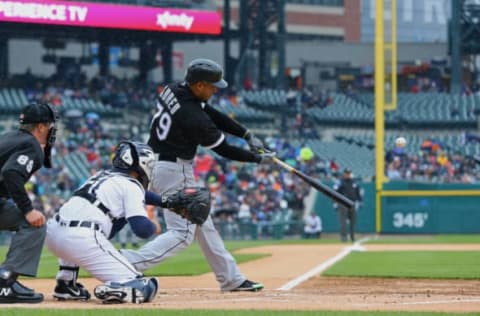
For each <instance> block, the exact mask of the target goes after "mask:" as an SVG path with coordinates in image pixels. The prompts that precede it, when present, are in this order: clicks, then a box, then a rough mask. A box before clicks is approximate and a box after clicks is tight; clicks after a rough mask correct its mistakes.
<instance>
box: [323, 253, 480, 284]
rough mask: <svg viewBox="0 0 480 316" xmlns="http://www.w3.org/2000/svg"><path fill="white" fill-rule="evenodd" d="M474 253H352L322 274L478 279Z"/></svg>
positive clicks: (479, 255) (478, 259) (479, 267)
mask: <svg viewBox="0 0 480 316" xmlns="http://www.w3.org/2000/svg"><path fill="white" fill-rule="evenodd" d="M479 262H480V253H479V252H475V251H454V252H453V251H378V252H353V253H351V254H349V255H348V256H347V257H346V258H344V259H343V260H341V261H340V262H338V263H337V264H335V265H334V266H333V267H331V268H330V269H328V270H327V271H325V272H324V273H323V275H325V276H354V277H382V278H427V279H429V278H431V279H480V264H479Z"/></svg>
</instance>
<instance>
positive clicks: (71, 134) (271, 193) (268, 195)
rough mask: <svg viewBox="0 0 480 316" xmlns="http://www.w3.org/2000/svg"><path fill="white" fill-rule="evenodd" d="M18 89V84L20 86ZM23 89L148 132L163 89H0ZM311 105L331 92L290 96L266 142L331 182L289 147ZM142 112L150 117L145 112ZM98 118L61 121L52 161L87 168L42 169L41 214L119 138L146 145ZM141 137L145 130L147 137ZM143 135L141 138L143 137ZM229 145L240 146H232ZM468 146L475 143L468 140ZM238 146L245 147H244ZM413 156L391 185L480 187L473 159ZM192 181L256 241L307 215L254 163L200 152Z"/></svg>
mask: <svg viewBox="0 0 480 316" xmlns="http://www.w3.org/2000/svg"><path fill="white" fill-rule="evenodd" d="M26 82H28V85H26V87H28V88H25V86H20V85H21V84H23V85H25V83H26ZM2 85H4V86H7V85H8V86H13V87H15V86H16V87H19V88H20V87H21V88H23V89H24V91H26V94H27V97H28V98H29V99H32V100H33V99H37V100H43V101H48V102H51V103H53V104H54V105H56V106H58V107H59V109H61V107H62V99H63V98H64V97H68V98H90V99H94V100H98V101H100V102H102V103H103V104H109V105H111V106H113V107H116V108H126V110H128V108H135V109H144V111H143V112H144V113H143V114H142V115H143V117H142V118H141V119H142V121H144V125H145V126H147V128H148V122H149V117H150V115H151V114H152V111H155V109H154V108H153V107H152V106H151V102H149V100H152V99H153V97H154V95H155V94H156V93H157V92H158V91H160V90H161V89H162V86H161V85H154V84H150V85H139V84H138V83H136V81H135V80H132V79H119V78H115V77H113V76H106V77H101V76H96V77H94V78H92V79H91V80H89V81H87V80H86V78H83V77H81V78H77V80H76V81H75V80H74V81H72V80H70V81H68V80H64V79H58V78H55V77H52V78H50V79H42V78H36V77H34V76H32V75H30V74H28V73H27V74H25V75H23V76H22V78H21V79H18V78H17V80H13V81H9V82H1V83H0V86H2ZM315 100H321V101H322V102H321V105H320V106H321V107H327V106H331V105H332V100H331V98H330V97H329V94H328V92H316V93H313V92H310V91H309V90H305V91H302V92H298V93H297V94H293V93H291V94H290V97H289V102H292V106H298V105H299V104H300V108H301V110H299V111H298V115H297V116H296V117H294V118H293V117H288V118H287V119H288V120H289V122H288V124H287V125H288V126H289V130H292V131H295V133H293V132H292V133H291V134H287V135H283V136H285V137H279V138H267V139H266V140H265V141H266V143H267V144H268V146H269V148H271V149H272V150H274V151H276V152H277V153H278V155H279V157H280V158H281V159H282V160H284V161H286V162H287V163H289V164H291V165H294V166H295V167H296V168H299V169H300V170H302V171H304V172H305V173H307V174H310V175H312V176H314V177H318V178H320V179H322V180H335V179H336V177H337V176H338V172H339V170H340V169H341V168H343V167H344V166H339V165H338V163H337V162H336V161H335V159H334V157H328V158H327V157H317V156H316V155H314V153H313V152H312V150H311V149H310V148H309V147H308V146H305V145H301V146H292V145H291V144H290V143H289V142H288V141H287V139H288V137H289V136H290V137H295V138H296V137H298V136H302V138H309V137H314V138H317V137H318V134H317V132H318V131H317V129H316V128H315V126H313V125H312V124H311V122H310V121H309V120H308V119H307V118H306V117H305V115H306V112H305V110H307V109H308V108H310V107H311V106H313V105H312V104H313V103H315ZM212 102H213V103H215V104H217V105H218V106H219V107H220V108H222V107H224V106H226V105H228V106H245V105H244V103H243V101H242V99H241V97H239V96H238V95H237V94H236V93H234V92H233V91H229V92H225V93H224V94H220V95H218V96H216V97H215V98H214V99H213V100H212ZM146 105H148V106H149V108H150V110H147V108H146ZM106 121H108V120H107V119H105V118H102V117H101V116H100V115H98V114H97V113H82V116H80V117H68V116H66V117H64V119H63V120H62V124H63V129H62V131H61V134H60V135H59V137H58V141H57V143H56V146H55V150H54V160H56V161H63V160H64V158H65V157H67V156H68V155H70V154H72V153H76V154H81V155H83V156H84V158H85V159H86V161H87V164H88V168H89V173H88V174H85V175H84V177H81V178H78V177H74V176H73V175H72V174H71V173H70V172H69V170H67V167H66V166H65V165H63V164H56V165H55V167H54V168H53V169H51V170H48V169H42V170H41V171H40V172H38V173H37V174H36V176H34V177H33V178H32V181H31V183H29V184H28V188H27V189H28V190H29V193H30V194H31V195H32V198H33V200H34V201H35V203H36V207H37V208H38V209H42V210H44V211H45V212H46V214H48V215H51V214H53V212H54V211H55V210H56V209H58V208H59V206H60V205H61V204H62V202H63V201H64V200H65V199H66V198H68V197H69V196H70V195H71V193H72V192H73V190H75V189H76V188H77V187H78V186H79V185H80V184H81V183H83V181H85V180H86V177H87V176H88V175H91V174H94V173H95V172H96V171H97V170H99V169H102V168H108V167H109V165H110V157H111V154H112V152H113V149H114V148H113V147H114V146H115V144H116V143H118V141H120V140H121V139H136V140H142V141H145V139H146V137H145V136H146V135H145V134H142V133H139V131H138V129H134V128H132V129H131V130H129V131H126V132H124V133H118V132H115V133H111V132H109V131H108V129H106V128H105V122H106ZM144 131H145V130H144ZM144 131H143V132H144ZM229 141H230V142H235V141H240V142H242V140H235V139H231V140H229ZM468 141H476V139H475V138H472V137H470V138H468ZM237 145H243V146H246V144H245V143H240V144H237ZM424 145H425V146H422V148H419V150H418V152H417V153H414V154H412V153H408V154H407V152H406V151H405V148H403V147H395V148H394V149H393V150H392V151H390V152H388V153H387V156H386V175H387V177H388V178H389V179H390V180H413V181H430V182H432V181H434V182H462V183H474V182H478V181H480V170H479V168H478V167H477V166H478V162H477V161H476V159H473V158H471V157H467V156H465V155H460V154H456V153H451V152H448V151H445V150H442V148H441V147H438V146H437V147H436V146H435V144H431V145H430V146H428V143H425V144H424ZM195 172H196V176H197V178H198V180H199V181H202V182H204V183H205V184H206V185H207V186H208V187H209V188H210V190H211V192H212V195H213V208H212V214H213V216H214V217H215V219H216V220H217V221H219V222H223V223H232V225H230V226H228V227H229V229H230V230H233V231H234V230H237V231H240V230H241V225H239V224H238V223H254V224H256V226H257V227H259V231H258V233H259V234H269V233H271V232H269V231H268V229H269V228H268V227H269V224H270V223H272V222H275V221H277V222H278V221H288V220H301V219H302V218H303V212H304V198H305V197H306V196H307V195H308V194H309V187H308V186H307V185H305V184H304V183H303V182H302V181H300V180H299V179H298V178H296V177H292V176H291V175H290V174H289V173H287V172H284V171H283V170H281V169H279V168H277V167H275V166H268V167H265V166H262V167H257V166H256V165H254V164H242V163H236V162H231V161H227V160H224V159H222V158H221V157H219V156H216V155H214V154H213V153H212V152H203V151H201V152H200V153H199V155H198V156H197V158H196V169H195Z"/></svg>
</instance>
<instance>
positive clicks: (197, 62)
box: [185, 58, 228, 89]
mask: <svg viewBox="0 0 480 316" xmlns="http://www.w3.org/2000/svg"><path fill="white" fill-rule="evenodd" d="M185 81H186V82H187V83H188V84H194V83H196V82H199V81H206V82H208V83H210V84H212V85H214V86H215V87H217V88H221V89H222V88H226V87H228V83H227V82H226V81H225V80H224V79H223V69H222V67H221V66H220V65H219V64H217V63H216V62H214V61H213V60H210V59H204V58H198V59H194V60H192V61H191V62H190V64H189V65H188V68H187V72H186V74H185Z"/></svg>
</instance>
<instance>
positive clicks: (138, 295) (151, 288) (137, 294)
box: [93, 278, 158, 304]
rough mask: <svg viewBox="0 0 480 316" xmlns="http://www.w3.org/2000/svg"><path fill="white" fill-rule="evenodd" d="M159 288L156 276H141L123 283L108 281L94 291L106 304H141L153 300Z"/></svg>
mask: <svg viewBox="0 0 480 316" xmlns="http://www.w3.org/2000/svg"><path fill="white" fill-rule="evenodd" d="M157 290H158V280H157V279H156V278H140V279H134V280H131V281H128V282H122V283H119V282H107V283H105V284H101V285H98V286H97V287H96V288H95V290H94V292H93V293H94V294H95V297H96V298H98V299H99V300H101V301H102V302H103V303H104V304H118V303H135V304H141V303H147V302H151V301H153V299H154V298H155V295H156V294H157Z"/></svg>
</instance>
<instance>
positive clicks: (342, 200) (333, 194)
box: [273, 157, 355, 209]
mask: <svg viewBox="0 0 480 316" xmlns="http://www.w3.org/2000/svg"><path fill="white" fill-rule="evenodd" d="M273 161H274V162H275V163H276V164H277V165H279V166H280V167H282V168H283V169H285V170H287V171H288V172H290V173H292V174H294V175H296V176H297V177H300V178H301V179H302V180H303V181H305V182H306V183H308V184H310V185H311V186H312V187H314V188H315V189H316V190H317V191H319V192H321V193H323V194H325V195H326V196H328V197H329V198H331V199H332V200H334V201H335V202H337V203H339V204H341V205H343V206H344V207H346V208H348V209H352V208H353V207H354V205H355V203H354V202H353V201H352V200H350V199H349V198H347V197H346V196H345V195H343V194H341V193H338V192H337V191H335V190H334V189H332V188H330V187H329V186H327V185H326V184H324V183H322V182H320V181H318V180H315V179H314V178H312V177H310V176H307V175H306V174H305V173H303V172H301V171H300V170H297V169H295V168H293V167H292V166H290V165H289V164H287V163H285V162H283V161H281V160H280V159H278V158H277V157H273Z"/></svg>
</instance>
